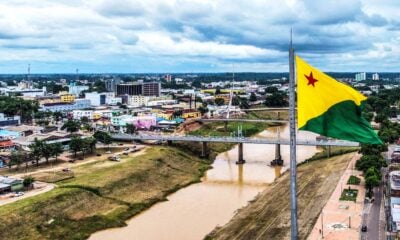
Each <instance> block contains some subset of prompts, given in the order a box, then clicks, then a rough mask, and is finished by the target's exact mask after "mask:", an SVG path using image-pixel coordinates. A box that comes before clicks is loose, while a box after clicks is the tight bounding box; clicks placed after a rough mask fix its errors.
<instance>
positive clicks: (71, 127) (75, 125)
mask: <svg viewBox="0 0 400 240" xmlns="http://www.w3.org/2000/svg"><path fill="white" fill-rule="evenodd" d="M80 127H81V124H80V122H79V121H75V120H68V121H67V122H66V123H64V125H62V127H61V130H64V129H65V130H66V131H67V132H69V133H74V132H78V131H79V128H80Z"/></svg>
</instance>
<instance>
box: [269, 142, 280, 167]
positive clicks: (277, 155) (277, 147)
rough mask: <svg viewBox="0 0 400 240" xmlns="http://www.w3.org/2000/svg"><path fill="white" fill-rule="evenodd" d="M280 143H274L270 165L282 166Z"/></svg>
mask: <svg viewBox="0 0 400 240" xmlns="http://www.w3.org/2000/svg"><path fill="white" fill-rule="evenodd" d="M282 165H283V160H282V156H281V145H280V144H279V143H278V144H275V159H274V160H272V161H271V166H282Z"/></svg>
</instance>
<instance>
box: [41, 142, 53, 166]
mask: <svg viewBox="0 0 400 240" xmlns="http://www.w3.org/2000/svg"><path fill="white" fill-rule="evenodd" d="M40 151H41V156H42V157H44V159H46V164H48V163H49V158H51V157H52V156H53V149H52V146H51V145H50V144H48V143H46V142H42V145H41V148H40Z"/></svg>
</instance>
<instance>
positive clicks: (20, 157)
mask: <svg viewBox="0 0 400 240" xmlns="http://www.w3.org/2000/svg"><path fill="white" fill-rule="evenodd" d="M24 158H25V154H24V153H23V152H21V151H13V152H11V155H10V161H9V167H10V168H11V166H13V165H15V166H17V171H18V170H19V167H20V166H21V164H22V163H24Z"/></svg>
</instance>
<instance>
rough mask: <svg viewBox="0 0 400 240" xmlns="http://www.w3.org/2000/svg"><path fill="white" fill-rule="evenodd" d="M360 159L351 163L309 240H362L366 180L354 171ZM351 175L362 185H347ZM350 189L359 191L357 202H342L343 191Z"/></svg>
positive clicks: (356, 158) (357, 156) (358, 172)
mask: <svg viewBox="0 0 400 240" xmlns="http://www.w3.org/2000/svg"><path fill="white" fill-rule="evenodd" d="M359 158H360V155H359V154H357V155H355V156H354V157H353V159H352V160H351V161H350V163H349V165H348V166H347V169H346V170H345V172H344V173H343V175H342V177H341V178H340V180H339V182H338V184H337V186H336V188H335V190H334V192H333V193H332V195H331V197H330V198H329V200H328V202H327V203H326V205H325V206H324V208H323V209H322V212H321V214H320V215H319V217H318V220H317V222H316V223H315V225H314V228H313V230H312V231H311V233H310V235H309V236H308V239H309V240H318V239H327V240H334V239H335V240H337V239H346V240H351V239H353V240H359V239H360V226H361V221H362V213H363V208H364V196H365V188H364V179H363V177H361V176H360V175H361V174H362V172H361V171H357V170H355V169H354V166H355V163H356V161H357V160H358V159H359ZM351 175H355V176H357V177H359V178H360V179H361V183H360V185H348V184H347V181H348V179H349V177H350V176H351ZM349 187H351V189H357V190H358V195H357V200H356V201H355V202H353V201H340V200H339V199H340V196H341V193H342V191H343V190H344V189H348V188H349Z"/></svg>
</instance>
